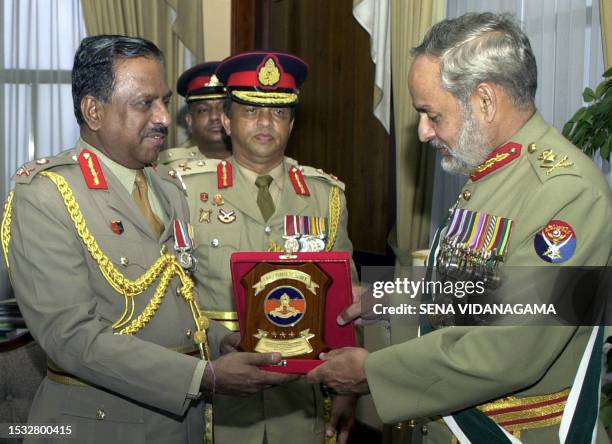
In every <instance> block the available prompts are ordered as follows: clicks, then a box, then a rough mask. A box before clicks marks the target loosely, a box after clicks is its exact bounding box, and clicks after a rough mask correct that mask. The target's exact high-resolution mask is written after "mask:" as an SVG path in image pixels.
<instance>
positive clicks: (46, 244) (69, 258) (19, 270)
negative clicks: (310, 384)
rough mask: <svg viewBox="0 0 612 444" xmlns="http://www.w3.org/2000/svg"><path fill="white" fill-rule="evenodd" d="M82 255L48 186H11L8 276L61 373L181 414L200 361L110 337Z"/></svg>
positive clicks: (45, 183) (141, 342) (43, 182)
mask: <svg viewBox="0 0 612 444" xmlns="http://www.w3.org/2000/svg"><path fill="white" fill-rule="evenodd" d="M87 254H88V253H87V252H86V251H85V249H84V246H83V245H82V243H81V241H80V239H78V238H77V235H76V232H75V228H74V226H73V225H72V222H71V221H70V220H69V218H68V214H67V212H66V209H65V206H64V204H63V202H62V201H61V200H60V196H59V194H58V193H57V190H56V189H55V188H54V187H53V185H52V184H51V182H49V181H47V180H46V179H42V178H36V179H34V182H33V183H32V184H31V185H28V186H25V185H18V186H17V187H16V189H15V197H14V200H13V215H12V237H11V241H10V248H9V263H10V274H11V278H12V282H13V285H14V289H15V294H16V297H17V301H18V303H19V307H20V309H21V311H22V313H23V316H24V318H25V319H26V323H27V325H28V327H29V329H30V331H31V332H32V335H33V336H34V337H35V338H36V340H37V341H38V342H39V344H40V345H41V347H42V348H43V350H45V352H46V353H47V355H48V356H49V357H50V358H51V359H52V360H53V361H54V362H55V363H56V364H58V365H59V366H60V367H61V368H62V369H64V370H65V371H67V372H69V373H71V374H73V375H75V376H77V377H79V378H82V379H83V380H86V381H88V382H90V383H92V384H94V385H97V386H101V387H103V388H106V389H108V390H111V391H113V392H115V393H118V394H120V395H123V396H126V397H128V398H131V399H133V400H135V401H138V402H141V403H144V404H147V405H149V406H153V407H157V408H160V409H163V410H166V411H169V412H172V413H175V414H182V413H183V412H184V409H185V407H186V403H185V399H186V396H187V393H188V390H189V384H190V382H191V380H192V378H193V374H194V372H195V369H196V365H197V363H198V359H197V358H194V357H192V356H188V355H184V354H180V353H177V352H174V351H172V350H170V349H167V348H164V347H162V346H159V345H157V344H154V343H151V342H147V341H144V340H141V339H139V338H137V337H135V336H127V335H126V336H124V335H121V336H120V335H115V334H113V331H112V328H111V325H110V322H109V321H108V320H107V319H105V318H104V317H103V315H102V312H101V311H100V310H99V308H98V306H97V302H96V301H97V299H96V297H95V294H93V290H92V289H91V287H90V284H89V279H90V276H89V273H90V271H92V270H91V269H90V268H89V267H88V264H87V259H86V255H87ZM93 272H95V273H97V272H98V270H93ZM117 297H119V298H120V296H119V295H117Z"/></svg>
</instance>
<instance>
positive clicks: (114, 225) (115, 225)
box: [111, 220, 124, 234]
mask: <svg viewBox="0 0 612 444" xmlns="http://www.w3.org/2000/svg"><path fill="white" fill-rule="evenodd" d="M111 230H113V233H115V234H123V231H124V230H123V222H121V221H120V220H112V221H111Z"/></svg>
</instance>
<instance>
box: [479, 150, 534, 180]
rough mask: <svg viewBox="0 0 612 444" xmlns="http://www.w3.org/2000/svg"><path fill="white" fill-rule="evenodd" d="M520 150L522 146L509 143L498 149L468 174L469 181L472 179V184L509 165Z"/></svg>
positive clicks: (519, 153)
mask: <svg viewBox="0 0 612 444" xmlns="http://www.w3.org/2000/svg"><path fill="white" fill-rule="evenodd" d="M522 149H523V145H521V144H519V143H515V142H510V143H507V144H505V145H504V146H502V147H500V148H497V149H496V150H495V151H493V152H492V153H491V154H490V155H489V158H488V159H487V160H485V161H484V162H483V163H481V164H480V165H478V166H477V167H476V169H475V170H474V172H473V173H472V174H470V179H472V181H473V182H476V181H477V180H479V179H482V178H483V177H485V176H487V175H488V174H491V173H492V172H493V171H496V170H498V169H500V168H501V167H503V166H504V165H507V164H509V163H510V162H512V161H513V160H514V159H516V158H518V157H519V156H520V155H521V150H522Z"/></svg>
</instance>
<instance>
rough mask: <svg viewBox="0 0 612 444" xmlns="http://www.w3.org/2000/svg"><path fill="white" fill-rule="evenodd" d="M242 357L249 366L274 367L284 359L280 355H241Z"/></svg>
mask: <svg viewBox="0 0 612 444" xmlns="http://www.w3.org/2000/svg"><path fill="white" fill-rule="evenodd" d="M240 355H241V357H242V360H243V362H244V363H245V364H247V365H274V364H278V363H279V362H280V361H281V359H282V356H281V354H280V353H240Z"/></svg>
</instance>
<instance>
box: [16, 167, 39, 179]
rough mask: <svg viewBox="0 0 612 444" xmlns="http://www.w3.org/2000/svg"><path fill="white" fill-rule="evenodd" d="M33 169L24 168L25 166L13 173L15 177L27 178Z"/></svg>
mask: <svg viewBox="0 0 612 444" xmlns="http://www.w3.org/2000/svg"><path fill="white" fill-rule="evenodd" d="M35 169H36V168H26V167H25V166H22V167H20V168H19V169H18V170H17V171H16V172H15V175H16V176H19V177H23V176H29V175H30V174H32V171H34V170H35Z"/></svg>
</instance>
